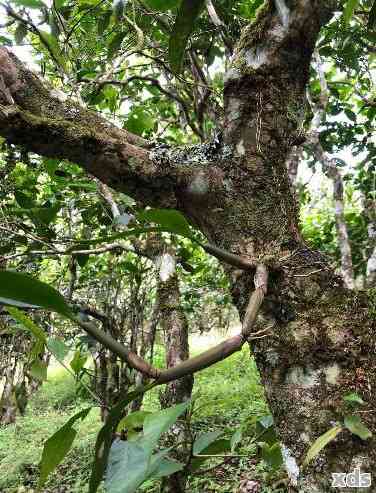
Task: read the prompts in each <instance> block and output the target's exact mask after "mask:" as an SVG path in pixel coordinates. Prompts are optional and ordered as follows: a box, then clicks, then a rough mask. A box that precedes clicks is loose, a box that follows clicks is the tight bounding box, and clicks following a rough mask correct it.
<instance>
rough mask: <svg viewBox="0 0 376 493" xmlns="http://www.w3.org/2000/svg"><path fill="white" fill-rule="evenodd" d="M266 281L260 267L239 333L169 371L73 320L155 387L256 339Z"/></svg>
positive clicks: (95, 329) (211, 363)
mask: <svg viewBox="0 0 376 493" xmlns="http://www.w3.org/2000/svg"><path fill="white" fill-rule="evenodd" d="M267 279H268V275H267V270H266V268H265V266H263V265H259V266H257V269H256V275H255V290H254V291H253V293H252V294H251V296H250V299H249V303H248V308H247V311H246V314H245V317H244V320H243V326H242V331H241V333H240V334H237V335H235V336H233V337H230V338H229V339H226V340H225V341H223V342H221V343H220V344H218V345H217V346H214V347H213V348H210V349H208V350H207V351H205V352H203V353H201V354H199V355H198V356H194V357H193V358H190V359H188V360H185V361H183V362H182V363H180V364H178V365H176V366H174V367H172V368H167V369H164V370H159V369H157V368H154V367H153V366H151V365H150V364H149V363H148V362H147V361H145V360H144V359H142V358H141V357H140V356H138V355H137V354H135V353H134V352H132V351H130V350H129V349H128V348H126V347H125V346H124V345H123V344H121V343H120V342H118V341H116V340H115V339H113V338H112V337H111V336H110V335H109V334H107V333H106V332H104V331H103V330H101V329H98V327H96V326H95V325H94V324H92V323H90V322H83V321H82V320H80V319H79V318H74V319H73V320H74V321H75V322H76V323H77V324H78V325H79V326H80V327H81V328H82V329H84V330H85V331H86V332H87V333H88V334H90V335H91V336H92V337H94V339H96V340H97V341H98V342H100V343H101V344H103V346H105V347H106V348H107V349H109V350H110V351H112V352H113V353H114V354H116V355H117V356H118V357H119V358H120V359H121V360H123V361H125V362H126V363H127V364H128V365H129V366H130V367H131V368H134V369H135V370H138V371H139V372H140V373H142V374H144V375H146V376H147V377H149V378H152V379H154V380H155V384H156V385H162V384H165V383H168V382H171V381H173V380H176V379H178V378H182V377H184V376H186V375H189V374H192V373H196V372H197V371H200V370H203V369H204V368H208V367H209V366H211V365H213V364H215V363H218V362H219V361H222V360H224V359H226V358H228V357H229V356H231V354H233V353H235V352H236V351H240V350H241V348H242V347H243V344H244V343H245V342H246V341H248V342H249V341H250V340H252V339H253V337H252V327H253V325H254V322H255V320H256V317H257V314H258V312H259V309H260V307H261V304H262V302H263V300H264V297H265V294H266V285H267ZM88 314H89V313H88ZM254 336H255V338H258V337H259V333H256V334H254ZM263 337H264V336H263Z"/></svg>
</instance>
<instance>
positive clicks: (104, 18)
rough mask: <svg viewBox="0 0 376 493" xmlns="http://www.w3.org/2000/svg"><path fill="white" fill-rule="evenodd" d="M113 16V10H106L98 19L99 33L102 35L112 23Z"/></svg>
mask: <svg viewBox="0 0 376 493" xmlns="http://www.w3.org/2000/svg"><path fill="white" fill-rule="evenodd" d="M111 16H112V10H106V12H104V13H103V14H102V15H101V16H100V17H99V19H98V28H97V29H98V34H99V36H102V34H103V33H104V32H105V30H106V29H107V28H108V26H109V25H110V20H111Z"/></svg>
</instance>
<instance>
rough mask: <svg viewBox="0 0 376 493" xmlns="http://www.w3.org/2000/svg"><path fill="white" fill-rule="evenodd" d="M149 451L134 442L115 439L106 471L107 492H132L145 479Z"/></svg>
mask: <svg viewBox="0 0 376 493" xmlns="http://www.w3.org/2000/svg"><path fill="white" fill-rule="evenodd" d="M149 459H150V453H149V451H148V450H145V449H144V447H142V446H141V445H139V444H138V443H136V442H123V441H121V440H116V441H115V442H114V443H113V444H112V446H111V451H110V454H109V459H108V467H107V471H106V483H105V484H106V491H107V492H108V493H133V492H135V491H136V490H137V488H138V487H139V486H140V485H141V484H142V483H143V482H144V481H145V480H146V479H147V477H148V470H149Z"/></svg>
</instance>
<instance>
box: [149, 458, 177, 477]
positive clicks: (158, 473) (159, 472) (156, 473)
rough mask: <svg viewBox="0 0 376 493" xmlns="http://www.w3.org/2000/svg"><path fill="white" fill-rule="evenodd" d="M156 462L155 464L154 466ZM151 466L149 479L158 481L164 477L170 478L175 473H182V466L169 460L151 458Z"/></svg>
mask: <svg viewBox="0 0 376 493" xmlns="http://www.w3.org/2000/svg"><path fill="white" fill-rule="evenodd" d="M155 462H156V464H155ZM151 466H152V467H153V471H152V472H151V473H150V475H149V478H153V479H158V478H163V477H164V476H171V474H174V473H175V472H178V471H182V470H183V469H184V464H182V463H181V462H177V461H175V460H172V459H169V458H159V457H158V458H157V460H156V456H153V457H152V458H151Z"/></svg>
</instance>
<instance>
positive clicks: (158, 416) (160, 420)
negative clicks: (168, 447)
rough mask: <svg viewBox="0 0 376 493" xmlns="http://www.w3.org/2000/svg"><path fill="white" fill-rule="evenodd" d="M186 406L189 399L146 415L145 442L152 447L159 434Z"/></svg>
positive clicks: (165, 429) (168, 426) (174, 420)
mask: <svg viewBox="0 0 376 493" xmlns="http://www.w3.org/2000/svg"><path fill="white" fill-rule="evenodd" d="M188 406H189V401H188V402H183V403H182V404H178V405H177V406H174V407H169V408H167V409H163V410H162V411H159V412H157V413H153V414H151V415H149V416H146V418H145V421H144V440H145V443H147V444H148V446H149V447H150V448H151V449H153V448H154V447H155V446H156V445H157V443H158V440H159V438H160V437H161V435H162V434H163V433H165V432H166V431H167V430H168V429H169V428H170V426H172V425H173V424H174V423H175V422H176V420H177V419H178V417H179V416H181V415H182V414H183V413H184V412H185V411H186V410H187V409H188Z"/></svg>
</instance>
